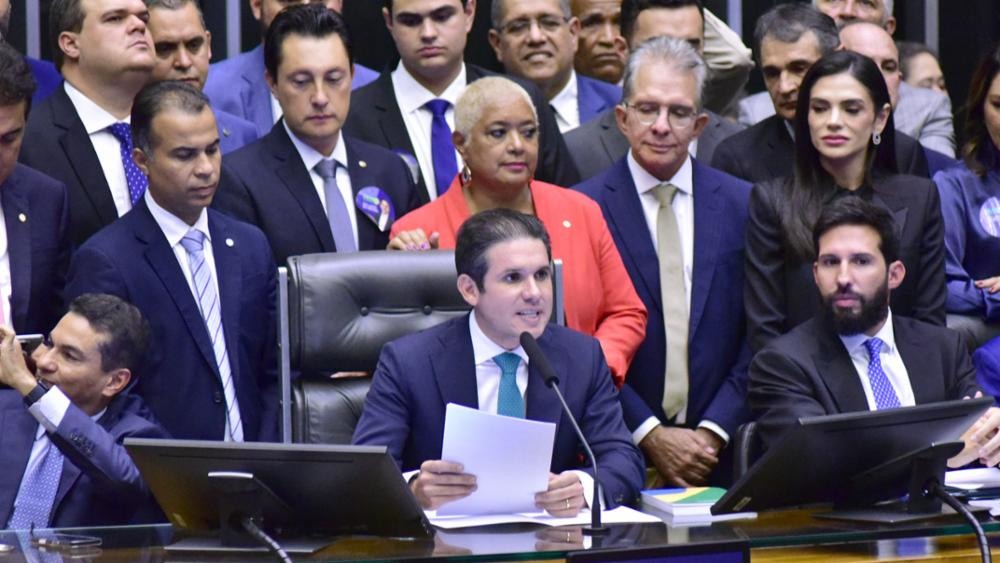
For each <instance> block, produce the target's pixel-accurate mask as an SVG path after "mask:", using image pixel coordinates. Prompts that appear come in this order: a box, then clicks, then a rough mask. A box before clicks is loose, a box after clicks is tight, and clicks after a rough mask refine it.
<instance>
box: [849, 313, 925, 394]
mask: <svg viewBox="0 0 1000 563" xmlns="http://www.w3.org/2000/svg"><path fill="white" fill-rule="evenodd" d="M869 338H880V339H881V340H882V342H883V344H882V350H881V351H880V352H879V359H880V360H881V361H882V371H883V372H885V375H886V377H887V378H888V379H889V383H890V384H892V389H893V391H895V392H896V397H897V398H898V399H899V406H901V407H912V406H913V405H915V404H917V401H916V398H914V396H913V386H912V385H910V376H909V374H908V373H907V371H906V366H905V365H903V358H902V357H900V355H899V348H897V347H896V336H895V334H894V333H893V330H892V311H889V316H888V317H886V319H885V324H883V325H882V328H881V329H879V331H878V332H877V333H876V334H875V336H874V337H871V336H868V335H867V334H865V333H860V334H854V335H851V336H840V341H841V342H843V343H844V348H846V349H847V353H848V355H850V356H851V363H853V364H854V369H855V370H856V371H857V372H858V379H859V380H860V381H861V387H863V388H864V390H865V399H866V400H867V401H868V410H876V409H877V403H876V402H875V394H874V393H872V384H871V380H869V379H868V361H869V357H868V350H867V349H866V348H865V341H866V340H868V339H869Z"/></svg>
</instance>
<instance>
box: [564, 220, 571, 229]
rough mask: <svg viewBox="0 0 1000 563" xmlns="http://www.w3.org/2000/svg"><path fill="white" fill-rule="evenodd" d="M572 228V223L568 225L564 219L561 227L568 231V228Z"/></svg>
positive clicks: (567, 221)
mask: <svg viewBox="0 0 1000 563" xmlns="http://www.w3.org/2000/svg"><path fill="white" fill-rule="evenodd" d="M572 226H573V223H570V222H569V219H564V220H563V227H566V228H567V229H568V228H570V227H572Z"/></svg>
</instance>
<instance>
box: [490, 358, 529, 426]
mask: <svg viewBox="0 0 1000 563" xmlns="http://www.w3.org/2000/svg"><path fill="white" fill-rule="evenodd" d="M493 361H494V362H496V364H497V365H498V366H500V393H499V395H498V396H497V414H502V415H504V416H513V417H515V418H524V398H522V397H521V390H520V389H518V388H517V366H518V365H519V364H520V363H521V356H518V355H517V354H514V353H512V352H504V353H503V354H499V355H497V356H494V357H493Z"/></svg>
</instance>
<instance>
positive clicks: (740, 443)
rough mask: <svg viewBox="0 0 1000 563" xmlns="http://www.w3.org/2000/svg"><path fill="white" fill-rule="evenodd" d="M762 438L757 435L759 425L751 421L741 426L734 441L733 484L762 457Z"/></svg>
mask: <svg viewBox="0 0 1000 563" xmlns="http://www.w3.org/2000/svg"><path fill="white" fill-rule="evenodd" d="M760 449H761V443H760V437H759V436H758V435H757V423H756V422H754V421H750V422H747V423H744V424H741V425H740V427H739V428H738V429H737V430H736V438H735V439H734V440H733V482H736V481H738V480H739V479H740V477H743V475H745V474H746V472H747V470H748V469H750V466H751V465H752V464H753V462H755V461H757V458H758V457H760Z"/></svg>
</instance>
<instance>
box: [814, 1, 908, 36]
mask: <svg viewBox="0 0 1000 563" xmlns="http://www.w3.org/2000/svg"><path fill="white" fill-rule="evenodd" d="M892 2H893V0H813V6H816V7H817V8H819V11H821V12H823V13H824V14H826V15H828V16H830V17H831V18H833V19H834V21H836V22H837V27H839V28H840V29H843V28H844V27H846V26H848V25H850V24H852V23H854V22H868V23H871V24H875V25H877V26H879V27H881V28H882V29H884V30H885V31H886V32H887V33H888V34H889V35H892V34H893V32H895V31H896V18H894V17H893V16H892Z"/></svg>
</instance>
